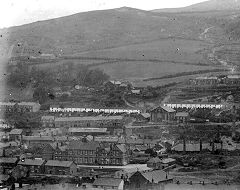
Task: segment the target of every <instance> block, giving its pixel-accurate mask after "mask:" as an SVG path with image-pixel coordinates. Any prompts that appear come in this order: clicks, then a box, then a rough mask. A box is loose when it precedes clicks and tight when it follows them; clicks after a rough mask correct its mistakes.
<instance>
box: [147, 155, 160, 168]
mask: <svg viewBox="0 0 240 190" xmlns="http://www.w3.org/2000/svg"><path fill="white" fill-rule="evenodd" d="M147 167H149V168H152V169H160V168H161V160H160V159H159V158H158V157H154V158H151V159H150V160H148V161H147Z"/></svg>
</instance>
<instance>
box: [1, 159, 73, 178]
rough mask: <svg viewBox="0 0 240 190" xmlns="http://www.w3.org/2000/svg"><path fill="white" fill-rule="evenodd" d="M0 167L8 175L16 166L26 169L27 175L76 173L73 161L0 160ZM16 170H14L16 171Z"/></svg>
mask: <svg viewBox="0 0 240 190" xmlns="http://www.w3.org/2000/svg"><path fill="white" fill-rule="evenodd" d="M0 165H1V167H2V168H3V173H4V174H6V173H9V172H10V171H11V170H13V169H14V168H16V167H18V166H24V167H25V168H27V171H28V172H27V173H28V175H31V174H34V175H37V174H52V175H72V176H75V175H76V173H77V165H76V164H75V163H74V162H73V161H59V160H41V159H18V158H7V157H3V158H0ZM17 169H18V168H16V170H17Z"/></svg>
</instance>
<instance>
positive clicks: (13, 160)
mask: <svg viewBox="0 0 240 190" xmlns="http://www.w3.org/2000/svg"><path fill="white" fill-rule="evenodd" d="M17 160H18V159H17V158H6V157H3V158H0V163H8V164H15V163H16V162H17Z"/></svg>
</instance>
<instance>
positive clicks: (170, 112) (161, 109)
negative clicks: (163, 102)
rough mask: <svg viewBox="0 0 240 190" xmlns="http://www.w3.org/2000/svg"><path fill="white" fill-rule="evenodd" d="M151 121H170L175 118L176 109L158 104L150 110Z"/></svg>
mask: <svg viewBox="0 0 240 190" xmlns="http://www.w3.org/2000/svg"><path fill="white" fill-rule="evenodd" d="M150 113H151V118H150V121H151V122H171V121H174V119H175V113H176V111H175V110H174V109H172V108H170V107H167V106H158V107H156V108H153V109H152V110H151V111H150Z"/></svg>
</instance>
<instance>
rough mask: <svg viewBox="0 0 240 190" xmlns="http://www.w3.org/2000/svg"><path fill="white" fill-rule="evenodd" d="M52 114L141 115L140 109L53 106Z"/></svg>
mask: <svg viewBox="0 0 240 190" xmlns="http://www.w3.org/2000/svg"><path fill="white" fill-rule="evenodd" d="M49 111H50V112H55V113H57V112H79V113H83V112H93V113H127V114H131V113H141V110H139V109H119V108H115V109H114V108H78V107H66V108H62V107H59V106H51V107H50V108H49Z"/></svg>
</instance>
